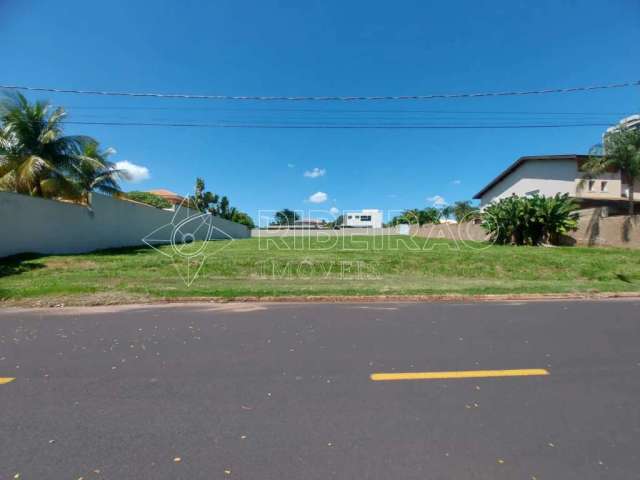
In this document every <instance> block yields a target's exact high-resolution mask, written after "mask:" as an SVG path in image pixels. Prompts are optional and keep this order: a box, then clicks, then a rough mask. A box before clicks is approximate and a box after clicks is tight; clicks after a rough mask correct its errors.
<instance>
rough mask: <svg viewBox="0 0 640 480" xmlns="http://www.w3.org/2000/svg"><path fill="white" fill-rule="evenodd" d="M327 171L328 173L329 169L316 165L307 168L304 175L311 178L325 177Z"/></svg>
mask: <svg viewBox="0 0 640 480" xmlns="http://www.w3.org/2000/svg"><path fill="white" fill-rule="evenodd" d="M325 173H327V171H326V170H325V169H324V168H318V167H316V168H314V169H313V170H307V171H306V172H304V176H305V177H309V178H318V177H324V174H325Z"/></svg>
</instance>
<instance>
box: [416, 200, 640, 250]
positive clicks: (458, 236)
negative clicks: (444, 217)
mask: <svg viewBox="0 0 640 480" xmlns="http://www.w3.org/2000/svg"><path fill="white" fill-rule="evenodd" d="M579 213H580V222H579V225H578V230H576V231H575V232H572V233H571V234H570V235H567V236H566V237H564V238H563V239H562V241H561V243H562V244H563V245H578V246H601V247H605V246H608V247H627V248H640V215H635V216H634V217H630V216H628V215H620V216H615V217H602V216H601V213H602V208H592V209H588V210H581V211H580V212H579ZM411 234H412V235H416V236H418V237H423V238H430V239H434V240H437V239H439V238H444V239H448V240H469V241H483V240H487V238H488V237H487V234H486V232H485V230H484V229H483V228H482V226H480V225H476V224H473V223H462V224H459V225H443V224H441V225H423V226H422V227H419V228H418V227H415V226H413V227H411Z"/></svg>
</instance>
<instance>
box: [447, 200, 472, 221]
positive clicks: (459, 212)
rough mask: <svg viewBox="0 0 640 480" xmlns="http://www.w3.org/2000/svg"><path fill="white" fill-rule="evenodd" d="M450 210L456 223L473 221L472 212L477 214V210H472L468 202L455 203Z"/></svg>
mask: <svg viewBox="0 0 640 480" xmlns="http://www.w3.org/2000/svg"><path fill="white" fill-rule="evenodd" d="M452 210H453V216H454V217H455V219H456V222H458V223H460V222H468V221H470V220H473V219H474V217H475V215H474V212H477V209H476V208H474V207H473V205H471V202H470V201H468V200H464V201H459V202H455V203H454V204H453V206H452Z"/></svg>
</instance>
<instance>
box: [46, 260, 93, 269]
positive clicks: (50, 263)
mask: <svg viewBox="0 0 640 480" xmlns="http://www.w3.org/2000/svg"><path fill="white" fill-rule="evenodd" d="M44 265H45V266H46V267H47V268H53V269H57V270H68V269H73V270H92V269H95V268H98V264H97V263H96V262H94V261H93V260H77V259H63V258H55V259H50V260H47V261H46V262H44Z"/></svg>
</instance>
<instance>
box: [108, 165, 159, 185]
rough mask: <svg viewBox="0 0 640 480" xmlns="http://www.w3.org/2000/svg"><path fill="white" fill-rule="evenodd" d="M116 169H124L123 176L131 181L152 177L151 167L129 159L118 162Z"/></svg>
mask: <svg viewBox="0 0 640 480" xmlns="http://www.w3.org/2000/svg"><path fill="white" fill-rule="evenodd" d="M115 168H116V170H123V177H124V178H125V179H126V180H128V181H130V182H134V183H135V182H141V181H143V180H147V179H149V178H150V177H151V175H150V174H149V169H148V168H147V167H143V166H142V165H136V164H135V163H131V162H129V161H128V160H122V161H121V162H116V166H115Z"/></svg>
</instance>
